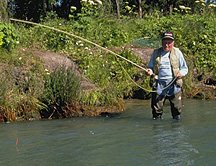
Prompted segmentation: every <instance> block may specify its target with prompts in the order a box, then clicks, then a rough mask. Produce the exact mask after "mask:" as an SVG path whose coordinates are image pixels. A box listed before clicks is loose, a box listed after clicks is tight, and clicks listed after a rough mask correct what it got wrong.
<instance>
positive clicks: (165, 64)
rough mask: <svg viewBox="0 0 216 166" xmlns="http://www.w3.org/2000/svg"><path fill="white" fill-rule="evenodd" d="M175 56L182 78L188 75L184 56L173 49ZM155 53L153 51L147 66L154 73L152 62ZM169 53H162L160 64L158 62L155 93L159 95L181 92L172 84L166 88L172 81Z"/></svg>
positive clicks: (176, 49)
mask: <svg viewBox="0 0 216 166" xmlns="http://www.w3.org/2000/svg"><path fill="white" fill-rule="evenodd" d="M174 49H175V54H176V56H178V59H179V72H180V73H181V74H182V76H185V75H186V74H187V73H188V67H187V64H186V61H185V59H184V56H183V54H182V52H181V51H180V50H179V49H178V48H175V47H174ZM156 53H157V51H154V52H153V54H152V56H151V59H150V61H149V64H148V68H150V69H152V70H153V72H154V60H155V58H154V57H155V56H156V55H155V54H156ZM169 56H170V52H166V51H162V52H161V55H160V62H159V68H158V80H157V87H156V88H157V93H158V94H161V95H168V96H170V95H173V94H176V93H178V92H180V91H181V87H179V86H177V85H175V84H172V85H171V86H169V87H168V88H165V87H167V85H168V84H169V83H170V82H171V81H172V80H173V79H174V76H173V73H172V68H171V62H170V58H169Z"/></svg>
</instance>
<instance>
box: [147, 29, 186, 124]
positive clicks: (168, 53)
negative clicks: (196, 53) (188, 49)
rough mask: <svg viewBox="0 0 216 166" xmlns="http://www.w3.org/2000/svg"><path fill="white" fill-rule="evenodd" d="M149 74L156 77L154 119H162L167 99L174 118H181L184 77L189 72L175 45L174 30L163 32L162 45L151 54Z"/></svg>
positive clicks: (153, 96) (152, 102) (153, 106)
mask: <svg viewBox="0 0 216 166" xmlns="http://www.w3.org/2000/svg"><path fill="white" fill-rule="evenodd" d="M146 73H147V75H149V76H151V77H154V78H155V83H154V85H153V90H155V92H152V99H151V108H152V115H153V119H161V118H162V114H163V106H164V102H165V100H166V99H168V100H169V102H170V107H171V114H172V117H173V119H176V120H179V119H180V118H181V117H180V114H181V110H182V83H183V82H182V77H184V76H185V75H186V74H187V73H188V67H187V64H186V61H185V59H184V56H183V54H182V52H181V51H180V50H179V49H178V48H176V47H174V35H173V33H172V32H165V33H163V34H162V47H161V48H158V49H155V50H154V52H153V53H152V55H151V58H150V61H149V64H148V69H147V70H146Z"/></svg>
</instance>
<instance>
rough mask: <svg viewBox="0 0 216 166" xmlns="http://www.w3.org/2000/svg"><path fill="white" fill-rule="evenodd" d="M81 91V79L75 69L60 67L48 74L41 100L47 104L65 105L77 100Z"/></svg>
mask: <svg viewBox="0 0 216 166" xmlns="http://www.w3.org/2000/svg"><path fill="white" fill-rule="evenodd" d="M79 92H80V81H79V78H78V77H77V76H76V75H75V73H74V71H73V69H70V68H68V69H66V68H65V67H60V68H57V69H56V70H55V71H54V72H52V73H50V74H48V75H47V76H46V78H45V84H44V92H43V95H42V97H41V101H42V102H43V103H44V104H46V105H47V106H50V105H58V106H65V105H66V104H70V103H72V102H73V101H76V98H77V97H78V96H79Z"/></svg>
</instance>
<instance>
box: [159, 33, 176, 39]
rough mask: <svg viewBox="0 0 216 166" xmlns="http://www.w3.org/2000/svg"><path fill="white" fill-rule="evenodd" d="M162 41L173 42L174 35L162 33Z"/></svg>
mask: <svg viewBox="0 0 216 166" xmlns="http://www.w3.org/2000/svg"><path fill="white" fill-rule="evenodd" d="M163 39H172V40H174V35H173V33H172V32H164V33H163V34H162V40H163Z"/></svg>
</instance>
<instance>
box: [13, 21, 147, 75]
mask: <svg viewBox="0 0 216 166" xmlns="http://www.w3.org/2000/svg"><path fill="white" fill-rule="evenodd" d="M10 20H11V21H15V22H22V23H26V24H32V25H37V26H40V27H44V28H47V29H51V30H54V31H56V32H61V33H64V34H66V35H68V36H72V37H74V38H77V39H80V40H82V41H85V42H86V43H90V44H92V45H94V46H96V47H98V48H100V49H102V50H104V51H106V52H109V53H111V54H113V55H115V56H117V57H119V58H121V59H123V60H125V61H127V62H129V63H131V64H132V65H134V66H136V67H138V68H140V69H142V70H144V71H145V72H146V71H147V69H146V68H144V67H142V66H140V65H138V64H136V63H134V62H133V61H131V60H129V59H127V58H125V57H123V56H121V55H119V54H116V53H115V52H113V51H111V50H109V49H107V48H104V47H102V46H100V45H98V44H96V43H94V42H92V41H89V40H87V39H85V38H82V37H80V36H77V35H75V34H72V33H69V32H66V31H63V30H60V29H57V28H54V27H49V26H47V25H43V24H38V23H35V22H30V21H25V20H19V19H15V18H10Z"/></svg>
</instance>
